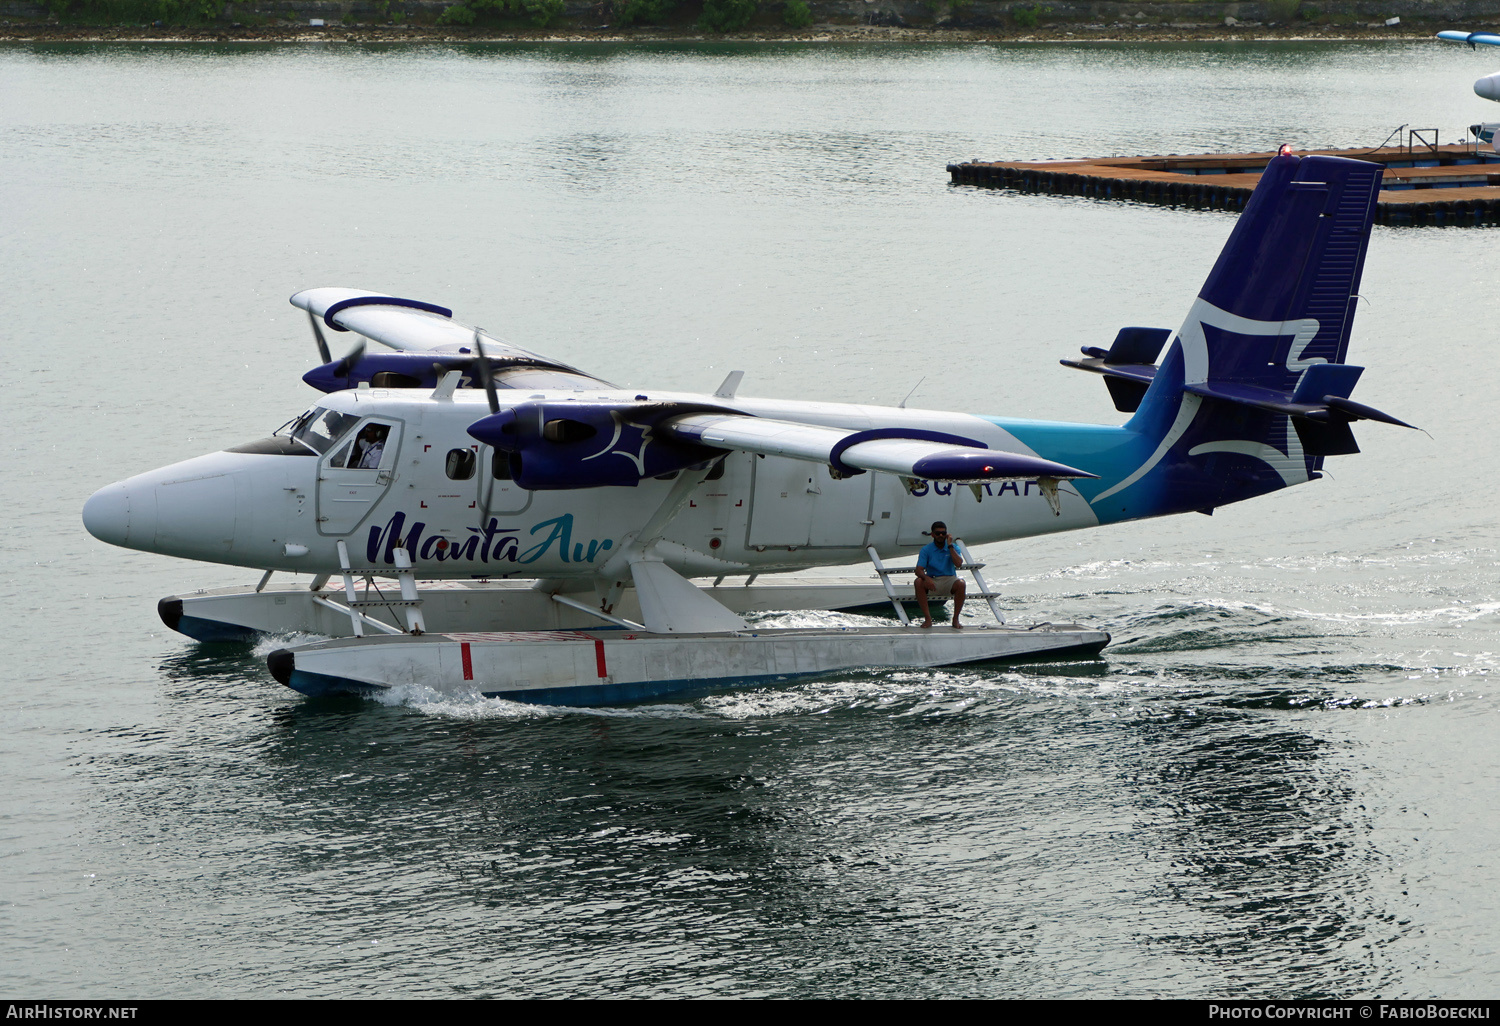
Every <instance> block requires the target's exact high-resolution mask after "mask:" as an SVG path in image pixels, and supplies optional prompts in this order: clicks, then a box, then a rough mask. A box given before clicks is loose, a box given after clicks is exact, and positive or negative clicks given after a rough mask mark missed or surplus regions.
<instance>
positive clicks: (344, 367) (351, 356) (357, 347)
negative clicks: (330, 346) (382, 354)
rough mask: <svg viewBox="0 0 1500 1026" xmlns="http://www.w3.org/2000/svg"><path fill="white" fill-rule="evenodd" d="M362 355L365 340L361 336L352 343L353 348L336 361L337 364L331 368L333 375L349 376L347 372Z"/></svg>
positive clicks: (363, 353)
mask: <svg viewBox="0 0 1500 1026" xmlns="http://www.w3.org/2000/svg"><path fill="white" fill-rule="evenodd" d="M319 341H321V338H320V339H319ZM364 355H365V340H364V339H362V338H361V339H360V340H359V341H358V342H356V343H354V348H353V349H351V350H349V351H348V352H347V353H345V354H344V358H343V359H342V360H340V361H339V362H338V366H336V367H334V368H333V375H334V377H336V378H347V377H348V376H349V372H350V371H352V370H353V369H354V365H355V364H356V363H358V362H359V361H360V358H361V357H362V356H364Z"/></svg>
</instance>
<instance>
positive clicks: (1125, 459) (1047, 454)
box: [984, 417, 1163, 524]
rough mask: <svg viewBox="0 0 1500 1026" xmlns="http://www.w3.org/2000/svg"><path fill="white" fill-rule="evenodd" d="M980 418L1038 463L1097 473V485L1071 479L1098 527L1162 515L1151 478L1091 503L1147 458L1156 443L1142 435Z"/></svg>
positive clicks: (1095, 427)
mask: <svg viewBox="0 0 1500 1026" xmlns="http://www.w3.org/2000/svg"><path fill="white" fill-rule="evenodd" d="M984 419H985V420H987V421H989V422H990V423H992V424H995V425H996V426H998V427H1001V428H1003V429H1005V430H1006V431H1009V432H1010V433H1011V434H1012V435H1014V436H1015V437H1016V439H1017V440H1018V441H1020V442H1021V443H1022V444H1024V445H1026V446H1027V447H1028V448H1030V449H1031V451H1032V452H1034V453H1036V454H1037V455H1038V456H1041V457H1042V458H1043V459H1049V460H1056V461H1057V462H1058V463H1065V464H1067V465H1068V466H1070V467H1077V468H1078V469H1079V470H1087V471H1089V472H1090V473H1092V474H1098V475H1099V479H1098V480H1097V481H1088V480H1082V481H1074V482H1073V485H1074V487H1076V488H1077V489H1078V493H1079V494H1080V495H1082V496H1083V497H1084V498H1085V499H1086V500H1088V502H1089V504H1090V505H1091V506H1093V509H1094V514H1095V516H1097V517H1098V518H1099V523H1101V524H1107V523H1113V522H1115V521H1119V520H1134V519H1138V518H1140V517H1149V516H1153V515H1155V514H1157V513H1159V512H1162V511H1163V509H1162V504H1161V502H1160V498H1161V497H1160V494H1159V492H1160V485H1159V484H1157V483H1155V482H1153V481H1152V477H1153V475H1151V474H1147V475H1146V477H1145V478H1143V479H1142V480H1140V481H1136V482H1134V483H1133V484H1131V486H1130V487H1128V488H1125V489H1123V490H1122V491H1119V492H1116V493H1114V494H1113V495H1111V496H1110V497H1109V501H1106V502H1104V503H1102V504H1100V505H1095V504H1094V498H1095V497H1096V496H1098V495H1099V494H1100V493H1102V492H1106V491H1108V490H1109V489H1111V488H1113V487H1114V486H1115V485H1117V484H1119V483H1120V482H1121V481H1123V480H1124V479H1125V478H1127V477H1129V476H1130V475H1131V474H1133V473H1135V471H1136V470H1137V468H1139V467H1140V466H1141V465H1142V464H1143V463H1145V462H1146V460H1147V459H1149V458H1150V457H1151V454H1152V453H1153V452H1155V451H1156V446H1157V443H1158V441H1159V439H1157V438H1156V437H1153V436H1149V435H1143V434H1141V433H1140V432H1139V431H1132V430H1131V429H1130V428H1128V427H1110V426H1108V425H1106V424H1068V423H1064V422H1061V421H1052V420H1013V419H1011V418H1008V417H985V418H984ZM1116 500H1118V501H1116Z"/></svg>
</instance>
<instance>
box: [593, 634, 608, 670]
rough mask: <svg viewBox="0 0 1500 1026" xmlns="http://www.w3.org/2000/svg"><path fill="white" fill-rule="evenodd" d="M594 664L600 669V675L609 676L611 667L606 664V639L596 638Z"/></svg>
mask: <svg viewBox="0 0 1500 1026" xmlns="http://www.w3.org/2000/svg"><path fill="white" fill-rule="evenodd" d="M594 665H595V667H596V668H597V669H598V670H599V676H601V677H608V676H609V667H607V666H606V665H605V664H604V641H603V640H602V639H600V638H595V639H594Z"/></svg>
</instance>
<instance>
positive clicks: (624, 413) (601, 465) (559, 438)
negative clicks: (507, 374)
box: [469, 397, 727, 491]
mask: <svg viewBox="0 0 1500 1026" xmlns="http://www.w3.org/2000/svg"><path fill="white" fill-rule="evenodd" d="M643 398H644V397H643ZM723 412H727V411H724V410H722V409H719V408H717V407H712V406H703V405H699V404H692V403H650V402H637V403H600V402H574V401H567V400H565V401H559V402H546V401H541V402H526V403H519V404H517V405H515V406H512V407H511V408H510V409H508V410H501V411H500V412H499V413H495V414H492V415H491V416H488V417H485V418H484V419H483V420H479V421H476V422H475V423H474V424H472V425H470V427H469V434H471V435H473V436H474V437H475V438H477V439H479V440H480V441H481V442H484V443H485V444H486V445H492V446H494V447H495V448H496V449H499V450H502V451H504V452H508V453H510V474H511V478H512V479H513V480H514V481H515V482H516V484H518V485H520V486H521V487H522V488H525V489H527V490H528V491H537V490H549V489H564V488H597V487H600V486H603V485H625V486H629V487H634V486H636V485H637V484H639V483H640V482H641V481H642V480H644V479H646V478H651V477H660V476H662V475H664V474H671V473H674V472H676V471H679V470H684V469H686V468H688V467H691V466H695V465H698V464H702V463H705V462H707V461H709V460H714V459H718V458H719V457H721V456H723V455H724V453H725V450H723V449H717V448H712V447H709V446H706V445H693V444H692V443H689V442H679V441H677V440H675V439H672V438H667V437H664V436H660V435H658V434H656V431H655V428H656V426H657V425H658V424H660V423H661V422H662V421H664V420H666V419H668V418H670V417H680V416H683V415H684V414H689V413H723Z"/></svg>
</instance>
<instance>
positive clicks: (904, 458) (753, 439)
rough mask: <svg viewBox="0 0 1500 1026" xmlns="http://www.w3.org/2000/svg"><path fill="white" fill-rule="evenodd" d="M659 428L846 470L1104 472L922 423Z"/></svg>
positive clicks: (964, 478) (710, 416) (677, 423)
mask: <svg viewBox="0 0 1500 1026" xmlns="http://www.w3.org/2000/svg"><path fill="white" fill-rule="evenodd" d="M659 430H660V431H661V432H663V433H665V434H666V435H668V436H669V437H671V438H674V439H676V440H677V441H680V442H687V443H690V444H693V445H702V446H709V447H711V448H715V449H739V450H742V451H745V452H753V453H756V454H758V455H761V456H786V457H790V458H791V459H798V460H807V461H809V462H812V463H825V464H827V465H828V466H830V467H832V468H833V469H834V470H835V471H837V472H839V473H841V474H857V473H860V472H861V471H865V470H879V471H883V472H885V473H887V474H896V475H899V476H901V477H904V478H920V479H924V480H929V481H954V482H960V483H966V484H978V483H980V482H984V481H1005V480H1018V481H1019V480H1027V481H1031V480H1036V479H1038V478H1056V479H1058V480H1073V479H1076V478H1091V477H1097V476H1098V475H1097V474H1091V473H1089V472H1088V471H1086V470H1078V469H1075V468H1073V467H1069V466H1066V465H1064V464H1062V463H1054V462H1052V461H1051V460H1044V459H1041V458H1039V457H1037V456H1028V455H1025V454H1022V453H1014V452H1002V451H1000V450H997V449H990V448H987V447H986V446H985V444H984V443H983V442H980V441H976V440H975V439H972V438H965V437H963V436H961V435H952V434H947V433H945V432H939V431H925V430H922V429H920V428H874V429H867V430H858V431H851V430H846V429H842V428H831V427H822V426H819V425H815V424H799V423H797V422H795V421H786V420H770V419H767V418H764V417H749V416H744V415H741V414H715V413H698V414H689V415H686V416H679V417H672V418H669V419H667V420H665V421H663V422H662V423H661V425H660V428H659Z"/></svg>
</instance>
